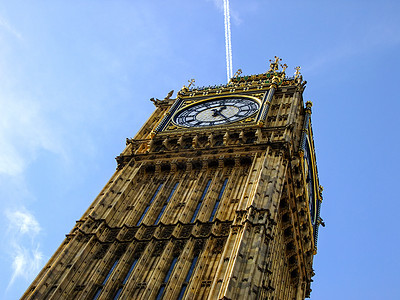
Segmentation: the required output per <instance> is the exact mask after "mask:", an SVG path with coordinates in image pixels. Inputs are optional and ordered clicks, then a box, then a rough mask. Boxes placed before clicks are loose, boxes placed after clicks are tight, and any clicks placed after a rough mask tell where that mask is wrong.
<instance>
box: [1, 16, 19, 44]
mask: <svg viewBox="0 0 400 300" xmlns="http://www.w3.org/2000/svg"><path fill="white" fill-rule="evenodd" d="M0 27H2V28H4V29H5V30H6V31H7V32H9V33H11V34H12V35H13V36H14V37H16V38H17V39H19V40H23V38H22V35H21V34H20V33H19V32H18V31H17V30H16V29H15V28H14V27H13V26H12V25H11V24H10V23H9V22H8V21H7V20H6V19H5V18H4V17H2V16H0Z"/></svg>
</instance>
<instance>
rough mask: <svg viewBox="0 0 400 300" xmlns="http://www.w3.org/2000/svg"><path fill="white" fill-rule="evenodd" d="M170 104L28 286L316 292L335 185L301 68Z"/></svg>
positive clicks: (34, 294) (228, 295) (279, 296)
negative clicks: (323, 207)
mask: <svg viewBox="0 0 400 300" xmlns="http://www.w3.org/2000/svg"><path fill="white" fill-rule="evenodd" d="M279 61H280V59H279V58H277V57H276V58H275V60H273V61H271V64H270V69H269V70H268V71H267V72H266V73H262V74H258V75H249V76H239V75H240V74H236V76H235V77H234V78H232V79H231V81H230V82H229V83H228V84H226V85H217V86H209V87H202V88H195V87H193V86H192V83H193V81H192V82H191V84H190V85H189V86H188V87H183V88H182V89H181V90H180V91H179V92H178V93H177V97H176V99H172V98H171V95H172V93H170V94H169V95H168V96H167V97H166V98H165V99H164V100H158V99H152V101H153V102H154V104H155V106H156V109H155V111H154V113H153V114H152V115H151V116H150V118H149V119H148V120H147V122H146V123H145V124H144V125H143V127H142V128H141V129H140V130H139V132H138V133H137V134H136V136H135V137H134V138H133V139H127V145H126V148H125V150H124V151H123V152H122V153H121V155H120V156H118V157H117V163H118V167H117V170H116V172H115V173H114V175H113V176H112V177H111V179H110V181H109V182H107V184H106V186H105V187H104V188H103V190H102V191H101V192H100V194H99V195H98V196H97V198H96V199H95V200H94V201H93V203H92V204H91V205H90V206H89V208H88V209H87V211H86V212H85V213H84V214H83V216H82V218H81V219H80V220H79V221H77V223H76V225H75V226H74V227H73V229H72V231H71V232H70V233H69V234H68V235H67V237H66V239H65V240H64V242H63V243H62V245H61V246H60V247H59V248H58V249H57V251H56V252H55V254H54V255H53V256H52V257H51V259H50V260H49V262H48V263H47V264H46V266H45V267H44V268H43V270H42V271H41V272H40V273H39V275H38V276H37V278H36V279H35V280H34V281H33V283H32V284H31V286H30V287H29V288H28V290H27V291H26V292H25V294H24V295H23V296H22V299H93V300H96V299H145V300H151V299H168V300H169V299H173V300H174V299H210V300H214V299H271V300H272V299H273V300H286V299H290V300H292V299H295V300H298V299H304V298H306V297H309V295H310V291H311V289H310V283H311V281H312V280H311V278H312V276H313V274H314V273H313V269H312V263H313V256H314V254H315V253H316V249H317V248H316V245H317V233H318V226H319V224H320V223H322V220H321V218H320V217H319V209H320V204H321V201H322V195H321V193H322V187H321V186H320V185H319V181H318V174H317V166H316V160H315V150H314V142H313V134H312V127H311V105H312V104H311V102H306V103H304V102H303V97H302V93H303V90H304V88H305V84H306V82H305V81H303V78H302V76H301V75H300V72H299V68H297V70H296V74H295V76H294V77H287V76H286V74H285V70H286V67H287V66H286V65H281V64H280V63H279Z"/></svg>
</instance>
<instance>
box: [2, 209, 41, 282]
mask: <svg viewBox="0 0 400 300" xmlns="http://www.w3.org/2000/svg"><path fill="white" fill-rule="evenodd" d="M6 219H7V222H8V228H7V240H8V244H9V247H10V249H9V250H10V255H11V258H12V270H13V273H12V275H11V278H10V282H9V284H8V288H9V287H10V286H11V285H12V284H13V283H14V281H15V280H16V278H18V277H23V278H25V279H28V280H29V279H31V278H32V277H33V276H34V275H36V273H37V272H38V271H39V267H40V266H41V264H42V261H43V254H42V252H41V251H40V244H39V242H38V241H37V236H38V234H39V233H40V231H41V228H40V225H39V223H38V221H37V220H36V219H35V217H34V216H33V215H32V214H31V213H30V212H29V211H27V210H26V209H25V208H23V209H20V210H14V211H7V212H6Z"/></svg>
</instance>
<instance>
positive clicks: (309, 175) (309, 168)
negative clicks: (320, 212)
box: [304, 137, 317, 225]
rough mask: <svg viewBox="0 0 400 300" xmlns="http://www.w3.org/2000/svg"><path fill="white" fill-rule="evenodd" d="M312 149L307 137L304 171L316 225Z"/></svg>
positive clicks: (313, 221)
mask: <svg viewBox="0 0 400 300" xmlns="http://www.w3.org/2000/svg"><path fill="white" fill-rule="evenodd" d="M310 149H311V147H310V140H309V138H308V137H307V142H306V149H305V151H304V173H305V176H306V190H307V194H308V204H309V207H310V214H311V223H312V225H314V224H315V221H316V218H317V210H316V195H315V192H316V189H315V178H314V172H313V165H312V157H311V151H310Z"/></svg>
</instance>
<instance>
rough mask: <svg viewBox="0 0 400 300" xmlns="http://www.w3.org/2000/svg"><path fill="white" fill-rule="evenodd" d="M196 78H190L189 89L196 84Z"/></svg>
mask: <svg viewBox="0 0 400 300" xmlns="http://www.w3.org/2000/svg"><path fill="white" fill-rule="evenodd" d="M195 81H196V80H194V78H192V79H190V80H188V82H189V85H188V87H187V88H188V89H190V87H191V86H192V85H193V86H194V82H195Z"/></svg>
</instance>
